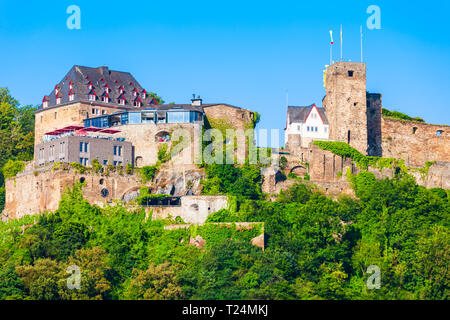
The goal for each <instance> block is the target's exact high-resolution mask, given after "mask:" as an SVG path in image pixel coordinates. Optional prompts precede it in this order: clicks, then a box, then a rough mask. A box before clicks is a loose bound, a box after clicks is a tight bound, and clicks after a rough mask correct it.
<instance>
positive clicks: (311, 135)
mask: <svg viewBox="0 0 450 320" xmlns="http://www.w3.org/2000/svg"><path fill="white" fill-rule="evenodd" d="M325 88H326V95H325V97H324V98H323V101H322V107H317V106H316V105H315V104H312V105H310V106H306V107H297V106H289V107H288V109H287V123H286V128H285V139H286V140H285V142H286V150H284V151H283V152H281V151H280V153H283V154H284V156H285V157H286V158H287V161H288V164H287V167H286V168H284V171H285V173H293V174H294V175H297V176H300V177H305V178H306V177H308V178H309V179H310V180H311V182H313V183H315V184H317V185H318V186H320V187H321V188H322V189H323V191H324V192H325V193H328V194H332V195H336V194H340V193H351V192H352V191H351V188H350V186H349V182H348V181H347V179H346V177H345V174H344V175H343V173H345V172H349V173H352V174H355V173H357V172H358V171H359V168H358V167H357V166H356V165H355V163H354V161H352V159H348V158H344V157H341V156H338V155H336V154H333V153H332V152H330V151H326V150H322V149H321V148H319V147H318V146H317V145H315V144H314V143H313V142H314V141H317V140H322V141H323V140H325V141H340V142H346V143H348V144H349V145H350V146H352V147H354V148H355V149H357V150H358V151H359V152H360V153H362V154H363V155H368V156H376V157H385V158H396V159H403V160H404V165H405V166H408V168H410V169H411V171H412V172H411V173H412V174H413V175H415V177H416V180H417V182H418V183H419V184H422V185H424V186H427V187H441V188H447V189H448V188H450V134H449V131H450V130H449V129H450V127H449V126H446V125H434V124H426V123H422V122H417V121H405V120H399V119H393V118H389V117H384V116H383V115H382V102H381V97H382V96H381V94H379V93H368V92H367V89H366V65H365V64H364V63H351V62H337V63H334V64H333V65H331V66H329V67H328V68H327V70H326V76H325ZM254 117H255V114H254V113H253V112H251V111H249V110H246V109H243V108H239V107H236V106H232V105H229V104H224V103H210V104H204V103H203V101H202V99H200V97H195V96H194V97H193V99H192V100H191V103H190V104H160V101H159V98H158V97H157V96H156V95H154V94H151V93H149V92H147V91H146V90H145V89H144V88H143V87H142V86H141V85H140V84H139V83H138V82H137V80H136V79H135V78H134V77H133V76H132V75H131V74H130V73H127V72H119V71H113V70H109V69H108V67H104V66H103V67H98V68H88V67H82V66H74V67H72V69H71V70H70V71H69V72H68V73H67V75H66V76H64V78H63V79H62V80H61V81H60V82H59V83H58V84H57V85H56V86H55V87H54V90H53V91H52V92H51V93H50V94H49V95H47V96H44V98H43V101H42V105H41V107H40V108H39V110H37V111H36V122H35V123H36V124H35V159H34V161H32V162H30V163H28V164H27V166H26V168H25V170H24V171H23V172H22V173H19V174H18V175H17V176H16V177H13V178H10V179H8V180H7V181H6V183H5V185H6V201H5V210H4V212H3V213H2V219H14V218H20V217H22V216H24V215H30V214H36V213H40V212H44V211H54V210H56V209H57V207H58V203H59V200H60V199H61V195H62V194H63V192H64V191H65V189H66V187H68V186H72V185H73V184H74V183H76V182H78V181H79V182H83V183H84V188H83V192H84V196H85V197H86V199H87V200H88V201H89V202H91V203H93V204H97V205H103V204H104V203H105V202H108V203H111V202H112V201H115V200H120V201H123V202H129V201H130V200H132V199H134V198H136V196H137V195H139V190H140V188H141V187H142V186H143V185H144V186H146V187H147V188H149V189H150V190H149V191H150V192H151V193H164V194H168V195H171V196H173V197H174V198H173V199H172V198H168V199H167V201H166V202H165V203H160V204H159V205H160V206H159V207H158V206H156V207H154V208H153V210H154V211H153V212H154V216H159V217H167V216H168V215H171V216H174V217H175V216H180V217H181V218H182V219H183V220H184V221H186V222H190V223H199V222H204V221H205V220H206V217H207V216H208V215H209V214H211V213H212V212H214V211H217V210H219V209H221V208H225V207H226V206H227V200H226V197H224V196H211V197H207V196H200V195H199V194H200V192H201V187H200V181H201V180H202V179H203V178H204V176H205V174H204V171H203V170H201V169H199V168H198V167H197V166H196V165H195V164H194V163H193V161H192V159H193V158H194V157H195V156H196V155H195V152H196V148H194V147H193V146H192V145H193V144H195V143H196V142H195V139H194V140H193V141H191V143H190V145H189V147H188V148H184V149H183V150H182V151H180V153H179V154H177V155H176V156H175V157H172V159H170V161H168V163H167V164H166V165H164V166H162V167H161V168H160V170H159V173H158V175H157V176H156V177H155V179H154V181H152V182H150V185H149V184H145V183H143V182H142V181H141V179H140V177H138V176H137V175H136V174H124V172H123V168H124V167H126V166H130V167H142V166H152V165H155V164H156V163H158V151H159V150H160V148H161V147H162V145H165V146H166V147H167V146H168V147H171V146H172V141H171V139H172V133H173V132H174V130H176V129H180V128H181V129H184V130H186V131H187V132H189V133H190V134H191V136H193V137H199V136H200V134H201V132H202V130H203V128H204V127H205V126H206V125H207V124H212V123H215V124H222V125H223V124H226V125H227V126H228V127H230V128H235V129H242V130H243V131H245V130H246V129H248V128H252V127H253V125H254V120H255V119H254ZM174 142H176V141H174ZM197 142H198V141H197ZM186 159H190V161H186ZM180 160H182V161H180ZM94 162H95V163H97V164H98V165H101V166H103V167H102V169H101V170H100V172H92V170H91V171H86V170H81V169H79V168H77V166H81V167H92V166H93V164H94ZM426 162H427V163H428V164H427V165H426V164H425V163H426ZM74 163H75V164H77V166H75V165H73V164H74ZM61 164H64V165H63V166H62V165H61ZM110 167H112V168H120V169H118V170H111V171H110V170H109V168H110ZM424 167H426V170H425V169H424ZM105 168H106V170H107V172H104V171H103V170H104V169H105ZM279 170H280V169H279V168H278V167H272V168H268V170H265V172H264V177H263V186H262V188H263V191H264V192H266V193H269V194H271V193H277V192H279V191H280V190H281V189H283V188H286V187H288V186H289V184H290V183H295V180H284V181H283V180H282V179H281V180H280V179H279V173H280V171H279ZM369 170H370V171H371V172H373V173H374V174H375V175H376V176H377V177H379V178H381V177H389V176H392V175H393V174H394V173H395V170H397V168H395V167H389V168H369ZM414 170H416V171H414ZM424 173H426V174H424ZM186 195H190V196H188V197H186ZM175 197H177V198H175Z"/></svg>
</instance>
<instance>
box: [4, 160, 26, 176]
mask: <svg viewBox="0 0 450 320" xmlns="http://www.w3.org/2000/svg"><path fill="white" fill-rule="evenodd" d="M24 169H25V163H24V162H23V161H19V160H18V161H13V160H8V162H7V163H6V164H5V165H4V166H3V176H4V177H5V179H8V178H12V177H14V176H16V175H17V174H18V173H20V172H22V171H23V170H24Z"/></svg>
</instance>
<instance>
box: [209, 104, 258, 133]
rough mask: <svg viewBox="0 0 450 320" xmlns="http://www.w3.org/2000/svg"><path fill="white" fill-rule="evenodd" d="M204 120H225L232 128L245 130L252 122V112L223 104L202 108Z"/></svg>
mask: <svg viewBox="0 0 450 320" xmlns="http://www.w3.org/2000/svg"><path fill="white" fill-rule="evenodd" d="M203 110H204V112H205V115H206V118H207V119H208V121H209V120H211V121H214V120H225V121H226V122H227V123H228V124H230V125H231V126H232V127H233V128H236V129H242V130H244V131H245V130H246V129H248V128H249V125H250V124H251V123H252V121H253V112H251V111H250V110H247V109H242V108H237V107H231V106H228V105H224V104H219V105H214V106H204V107H203Z"/></svg>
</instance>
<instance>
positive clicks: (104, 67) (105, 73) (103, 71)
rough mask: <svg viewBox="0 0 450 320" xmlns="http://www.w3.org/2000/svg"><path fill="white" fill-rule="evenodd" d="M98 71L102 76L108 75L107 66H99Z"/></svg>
mask: <svg viewBox="0 0 450 320" xmlns="http://www.w3.org/2000/svg"><path fill="white" fill-rule="evenodd" d="M98 69H99V70H100V73H101V74H102V75H107V74H109V70H108V67H107V66H101V67H98Z"/></svg>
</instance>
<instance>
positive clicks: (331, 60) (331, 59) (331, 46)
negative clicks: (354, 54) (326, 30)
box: [330, 30, 334, 66]
mask: <svg viewBox="0 0 450 320" xmlns="http://www.w3.org/2000/svg"><path fill="white" fill-rule="evenodd" d="M330 40H331V41H330V66H331V65H332V64H333V43H334V42H333V31H332V30H330Z"/></svg>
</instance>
